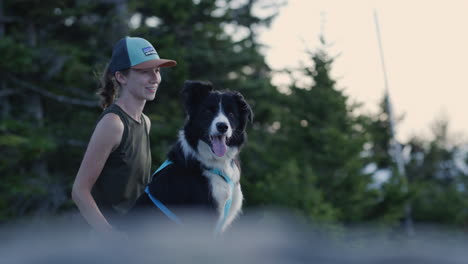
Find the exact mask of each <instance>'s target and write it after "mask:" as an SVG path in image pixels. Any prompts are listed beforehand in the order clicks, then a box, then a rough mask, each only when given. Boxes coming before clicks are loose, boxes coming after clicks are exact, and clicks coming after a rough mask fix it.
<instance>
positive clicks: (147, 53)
mask: <svg viewBox="0 0 468 264" xmlns="http://www.w3.org/2000/svg"><path fill="white" fill-rule="evenodd" d="M176 65H177V62H176V61H173V60H166V59H161V58H159V55H158V53H157V52H156V49H155V48H154V47H153V45H151V43H149V41H147V40H146V39H143V38H137V37H125V38H122V39H120V40H119V41H118V42H117V43H116V44H115V46H114V49H113V50H112V58H111V61H110V63H109V71H110V72H111V73H112V74H114V73H115V72H117V71H120V70H124V69H128V68H133V69H146V68H153V67H174V66H176Z"/></svg>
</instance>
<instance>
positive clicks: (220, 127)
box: [216, 122, 228, 133]
mask: <svg viewBox="0 0 468 264" xmlns="http://www.w3.org/2000/svg"><path fill="white" fill-rule="evenodd" d="M216 128H217V129H218V131H219V132H220V133H226V131H227V130H228V126H227V125H226V123H222V122H219V123H216Z"/></svg>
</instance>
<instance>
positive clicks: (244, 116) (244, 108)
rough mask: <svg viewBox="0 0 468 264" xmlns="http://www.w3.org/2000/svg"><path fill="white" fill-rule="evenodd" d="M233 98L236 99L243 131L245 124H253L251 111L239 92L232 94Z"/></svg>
mask: <svg viewBox="0 0 468 264" xmlns="http://www.w3.org/2000/svg"><path fill="white" fill-rule="evenodd" d="M234 97H235V98H236V101H237V105H238V106H239V109H240V115H241V129H242V130H244V129H245V127H246V125H247V122H249V121H250V122H251V123H252V122H253V115H254V114H253V111H252V108H251V107H250V105H249V104H248V103H247V101H246V100H245V99H244V96H242V94H241V93H239V92H234Z"/></svg>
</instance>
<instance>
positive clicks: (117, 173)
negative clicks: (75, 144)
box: [91, 104, 151, 218]
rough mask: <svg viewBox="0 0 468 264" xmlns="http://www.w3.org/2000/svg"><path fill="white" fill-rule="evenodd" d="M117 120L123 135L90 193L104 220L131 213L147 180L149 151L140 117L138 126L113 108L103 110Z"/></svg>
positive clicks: (119, 110) (121, 111) (142, 118)
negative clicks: (120, 123) (122, 127)
mask: <svg viewBox="0 0 468 264" xmlns="http://www.w3.org/2000/svg"><path fill="white" fill-rule="evenodd" d="M108 113H114V114H116V115H118V116H119V117H120V119H121V120H122V123H123V125H124V131H123V135H122V140H121V142H120V145H119V146H118V147H117V148H116V149H115V150H114V151H112V152H111V153H110V155H109V158H108V159H107V161H106V163H105V165H104V168H103V169H102V172H101V174H100V175H99V177H98V179H97V181H96V183H95V184H94V186H93V189H92V192H91V193H92V196H93V198H94V200H95V201H96V203H97V205H98V207H99V209H100V210H101V211H102V212H103V214H104V215H105V216H106V217H110V218H112V217H113V216H118V215H123V214H125V213H126V212H127V211H128V210H129V209H131V208H132V207H133V205H134V203H135V201H136V199H137V198H138V197H139V196H140V195H141V194H142V193H143V192H144V189H145V187H146V185H147V184H148V183H149V180H150V173H151V150H150V141H149V135H148V129H147V124H146V122H145V118H144V117H143V114H142V116H141V119H140V120H141V121H140V122H137V121H136V120H135V119H133V118H132V117H130V116H129V115H128V114H127V113H125V112H124V111H123V109H122V108H120V107H119V106H118V105H116V104H112V105H110V106H109V107H108V108H106V109H105V110H104V112H103V113H102V114H101V116H100V117H99V120H101V119H102V117H103V116H104V115H106V114H108Z"/></svg>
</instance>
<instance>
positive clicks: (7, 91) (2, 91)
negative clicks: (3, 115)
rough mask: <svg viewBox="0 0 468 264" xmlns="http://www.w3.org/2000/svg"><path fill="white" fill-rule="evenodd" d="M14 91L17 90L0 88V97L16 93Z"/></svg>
mask: <svg viewBox="0 0 468 264" xmlns="http://www.w3.org/2000/svg"><path fill="white" fill-rule="evenodd" d="M16 93H18V91H15V90H13V89H7V90H1V91H0V97H4V96H10V95H12V94H16Z"/></svg>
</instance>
